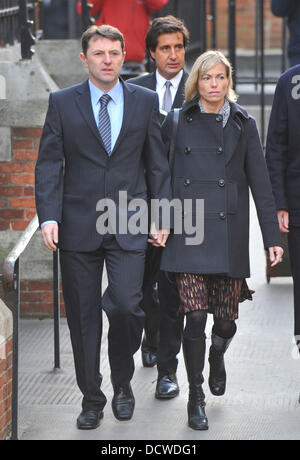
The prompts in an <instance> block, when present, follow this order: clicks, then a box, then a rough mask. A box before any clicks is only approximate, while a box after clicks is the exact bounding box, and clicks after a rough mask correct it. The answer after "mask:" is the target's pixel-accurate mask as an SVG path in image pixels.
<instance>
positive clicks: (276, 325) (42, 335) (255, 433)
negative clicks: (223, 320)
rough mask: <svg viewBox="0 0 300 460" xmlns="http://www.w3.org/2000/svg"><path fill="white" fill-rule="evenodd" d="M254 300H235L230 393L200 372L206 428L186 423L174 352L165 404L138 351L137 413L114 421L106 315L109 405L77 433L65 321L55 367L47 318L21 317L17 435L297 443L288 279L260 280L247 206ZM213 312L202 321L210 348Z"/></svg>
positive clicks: (298, 411) (298, 367)
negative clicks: (172, 393)
mask: <svg viewBox="0 0 300 460" xmlns="http://www.w3.org/2000/svg"><path fill="white" fill-rule="evenodd" d="M251 215H252V223H251V239H250V247H251V270H252V277H251V279H250V280H249V286H250V287H251V288H253V289H255V294H254V296H253V299H254V300H253V301H252V302H250V301H246V302H244V303H242V304H241V305H240V317H239V319H238V321H237V326H238V330H237V334H236V337H235V339H234V340H233V342H232V344H231V346H230V348H229V349H228V352H227V353H226V368H227V375H228V383H227V391H226V394H225V395H224V396H223V397H215V396H213V395H211V394H210V392H209V388H208V385H207V377H208V364H207V360H206V366H205V370H204V376H205V383H204V391H205V393H206V403H207V406H206V412H207V416H208V420H209V430H208V431H206V432H197V431H194V430H192V429H190V428H189V427H188V426H187V415H186V403H187V397H188V384H187V379H186V375H185V369H184V363H183V357H182V354H181V353H180V355H179V368H178V381H179V385H180V394H179V396H178V397H176V398H174V399H172V400H170V401H158V400H156V399H155V398H154V391H155V385H156V377H157V375H156V368H150V369H146V368H143V367H142V362H141V356H140V352H137V353H136V355H135V364H136V371H135V375H134V378H133V381H132V386H133V391H134V394H135V398H136V409H135V412H134V416H133V419H132V420H130V421H127V422H120V421H118V420H116V419H115V418H114V416H113V413H112V409H111V399H112V395H113V394H112V388H111V384H110V371H109V364H108V358H107V340H106V337H107V327H108V326H107V320H106V317H105V315H104V332H103V344H102V352H101V372H102V374H103V376H104V378H103V384H102V389H103V391H104V393H105V394H106V396H107V399H108V403H107V406H106V407H105V411H104V419H103V421H102V423H101V425H100V427H99V428H97V429H96V430H92V431H81V430H78V429H77V428H76V418H77V416H78V414H79V412H80V409H81V394H80V391H79V389H78V388H77V385H76V381H75V374H74V365H73V356H72V351H71V344H70V337H69V332H68V327H67V323H66V319H64V318H63V319H62V320H61V333H60V341H61V343H60V345H61V369H59V370H56V371H54V370H53V362H54V358H53V321H52V320H51V319H44V320H36V319H23V320H22V321H21V327H20V377H19V382H20V383H19V392H20V395H19V398H20V407H19V438H20V439H21V440H106V441H107V440H112V441H117V440H121V441H124V442H126V441H127V440H152V441H157V440H167V441H172V440H173V441H174V442H175V441H178V440H191V441H197V440H198V441H199V440H300V424H299V420H300V404H299V401H298V399H299V392H300V360H299V353H298V351H297V349H296V346H295V344H294V339H293V305H292V279H291V278H290V277H286V278H272V279H271V282H270V284H267V282H266V274H265V255H264V250H263V245H262V239H261V236H260V233H259V230H258V224H257V219H256V213H255V211H254V209H253V205H252V207H251ZM211 324H212V322H211V318H209V321H208V325H207V330H206V333H207V349H208V347H209V345H210V329H211Z"/></svg>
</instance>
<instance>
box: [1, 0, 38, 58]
mask: <svg viewBox="0 0 300 460" xmlns="http://www.w3.org/2000/svg"><path fill="white" fill-rule="evenodd" d="M38 27H39V2H38V0H33V1H31V2H27V0H0V46H6V45H14V44H15V43H16V42H20V44H21V57H22V59H30V58H31V56H32V54H33V50H32V48H31V46H32V45H33V44H34V43H35V37H34V35H35V32H36V29H37V28H38Z"/></svg>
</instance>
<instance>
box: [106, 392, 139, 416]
mask: <svg viewBox="0 0 300 460" xmlns="http://www.w3.org/2000/svg"><path fill="white" fill-rule="evenodd" d="M134 406H135V399H134V396H133V393H132V389H131V385H130V383H128V384H125V385H114V396H113V399H112V402H111V407H112V410H113V413H114V416H115V417H116V419H118V420H121V421H122V420H130V419H131V417H132V415H133V411H134Z"/></svg>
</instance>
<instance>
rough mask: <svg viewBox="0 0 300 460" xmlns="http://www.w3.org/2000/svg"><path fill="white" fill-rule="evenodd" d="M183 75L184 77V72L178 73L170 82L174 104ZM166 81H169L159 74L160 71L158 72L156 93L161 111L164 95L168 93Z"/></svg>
mask: <svg viewBox="0 0 300 460" xmlns="http://www.w3.org/2000/svg"><path fill="white" fill-rule="evenodd" d="M182 75H183V70H181V71H180V72H178V74H177V75H176V77H174V78H172V79H171V80H169V81H170V82H171V86H170V91H171V96H172V103H174V99H175V96H176V93H177V90H178V86H179V84H180V80H181V78H182ZM166 81H167V80H166V78H164V77H163V76H162V75H161V74H160V73H159V72H158V70H156V92H157V94H158V98H159V109H160V110H161V109H162V104H163V99H164V95H165V91H166V86H165V83H166Z"/></svg>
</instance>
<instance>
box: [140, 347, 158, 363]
mask: <svg viewBox="0 0 300 460" xmlns="http://www.w3.org/2000/svg"><path fill="white" fill-rule="evenodd" d="M141 351H142V362H143V366H144V367H154V366H155V365H156V363H157V354H156V352H155V351H151V350H150V349H149V348H142V349H141Z"/></svg>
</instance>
